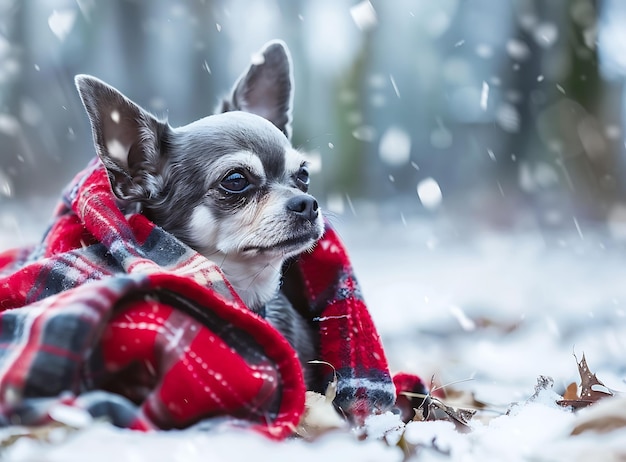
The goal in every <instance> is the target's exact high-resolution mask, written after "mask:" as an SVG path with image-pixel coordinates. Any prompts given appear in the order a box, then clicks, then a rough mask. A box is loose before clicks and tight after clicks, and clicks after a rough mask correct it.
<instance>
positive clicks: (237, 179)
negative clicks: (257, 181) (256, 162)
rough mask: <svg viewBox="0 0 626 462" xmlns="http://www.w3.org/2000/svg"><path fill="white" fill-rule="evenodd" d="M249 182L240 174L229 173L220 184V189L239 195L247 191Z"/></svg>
mask: <svg viewBox="0 0 626 462" xmlns="http://www.w3.org/2000/svg"><path fill="white" fill-rule="evenodd" d="M248 186H250V182H249V181H248V179H247V178H246V177H245V176H244V175H243V174H242V173H240V172H231V173H229V174H228V175H227V176H226V177H225V178H224V179H223V180H222V181H221V182H220V187H221V188H222V189H223V190H225V191H227V192H231V193H240V192H243V191H245V190H246V189H248Z"/></svg>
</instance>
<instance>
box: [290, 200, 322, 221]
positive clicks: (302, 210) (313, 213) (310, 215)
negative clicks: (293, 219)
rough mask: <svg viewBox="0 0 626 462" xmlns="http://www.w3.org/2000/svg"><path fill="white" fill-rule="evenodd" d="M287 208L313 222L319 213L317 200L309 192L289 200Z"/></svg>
mask: <svg viewBox="0 0 626 462" xmlns="http://www.w3.org/2000/svg"><path fill="white" fill-rule="evenodd" d="M287 210H289V211H291V212H294V213H295V214H296V215H299V216H301V217H302V218H304V219H306V220H309V221H310V222H311V223H312V222H313V221H315V219H316V218H317V216H318V215H319V206H318V205H317V201H316V200H315V198H314V197H313V196H309V195H308V194H301V195H299V196H295V197H292V198H291V199H289V200H288V201H287Z"/></svg>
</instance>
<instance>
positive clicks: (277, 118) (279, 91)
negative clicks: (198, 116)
mask: <svg viewBox="0 0 626 462" xmlns="http://www.w3.org/2000/svg"><path fill="white" fill-rule="evenodd" d="M292 95H293V79H292V76H291V58H290V56H289V51H288V50H287V46H286V45H285V43H284V42H282V41H279V40H274V41H271V42H268V43H266V44H265V46H264V47H263V48H262V49H261V51H260V52H259V53H258V55H257V57H256V59H253V61H252V63H251V64H250V67H248V69H247V70H246V71H245V72H244V73H243V74H242V75H241V77H239V79H238V80H237V82H236V83H235V85H234V87H233V89H232V92H231V95H230V97H229V98H228V99H225V100H224V101H223V102H222V105H221V108H220V112H228V111H245V112H251V113H253V114H256V115H259V116H261V117H263V118H265V119H267V120H269V121H270V122H272V123H273V124H274V125H275V126H276V127H278V129H279V130H280V131H282V132H283V133H284V134H285V136H286V137H287V138H289V139H290V138H291V104H292V97H293V96H292Z"/></svg>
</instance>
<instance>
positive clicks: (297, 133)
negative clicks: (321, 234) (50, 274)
mask: <svg viewBox="0 0 626 462" xmlns="http://www.w3.org/2000/svg"><path fill="white" fill-rule="evenodd" d="M274 38H279V39H282V40H284V41H285V42H286V43H287V44H288V46H289V48H290V50H291V53H292V55H293V59H294V66H295V72H294V73H295V84H296V95H295V102H294V103H295V104H294V106H295V107H294V144H295V145H296V146H297V147H299V148H301V149H302V150H304V151H307V152H308V153H309V155H310V156H311V159H312V160H313V162H314V165H315V167H316V174H315V176H314V178H313V183H314V185H315V186H314V189H313V192H314V194H316V195H317V196H318V197H319V198H320V199H321V202H322V203H324V204H325V205H326V207H327V208H328V209H330V210H331V211H333V212H334V213H335V214H337V215H341V214H346V215H350V214H353V213H355V214H366V215H367V214H369V215H371V216H373V217H378V218H379V219H380V220H381V221H382V220H387V219H396V220H400V219H401V220H406V219H408V218H409V217H415V216H422V215H424V216H428V217H433V216H442V215H445V216H447V217H455V218H458V219H459V220H469V219H470V218H471V220H472V221H473V222H475V223H479V224H481V225H485V224H486V225H488V226H495V227H499V228H508V227H518V226H522V227H523V226H538V227H540V228H542V229H548V228H561V227H566V228H572V229H573V228H574V227H575V228H578V230H579V232H580V226H581V223H583V222H584V223H602V224H604V223H608V225H609V227H610V228H611V230H613V233H614V235H616V236H619V237H624V238H626V229H625V225H624V223H626V181H625V180H626V178H625V176H626V175H625V174H626V153H625V148H624V107H625V106H624V97H623V86H624V79H625V77H626V2H624V1H621V0H603V1H602V0H597V1H594V0H550V1H545V0H438V1H432V0H393V1H389V0H371V2H368V1H360V0H356V1H350V0H255V1H244V0H175V1H170V0H150V1H148V0H114V1H112V0H0V214H1V213H2V208H3V207H5V208H6V207H7V206H9V205H11V204H19V203H20V202H21V201H30V202H29V203H30V204H33V203H35V204H36V203H37V202H33V200H35V199H36V198H43V199H49V198H52V197H56V196H57V195H58V191H59V190H60V188H62V186H63V185H64V184H65V183H66V182H67V181H69V180H70V179H71V178H72V177H73V175H74V174H75V173H76V172H77V171H78V170H80V169H81V168H82V167H83V166H84V165H85V164H86V163H87V162H88V160H89V159H90V158H91V157H92V156H93V155H94V149H93V146H92V141H91V133H90V129H89V125H88V121H87V117H86V115H85V113H84V110H83V108H82V106H81V103H80V100H79V98H78V95H77V93H76V91H75V89H74V86H73V85H74V84H73V77H74V75H75V74H78V73H88V74H93V75H95V76H97V77H99V78H101V79H103V80H105V81H106V82H108V83H110V84H111V85H113V86H115V87H117V88H118V89H120V90H121V91H122V92H124V93H125V94H126V95H127V96H129V97H130V98H131V99H133V100H134V101H135V102H137V103H139V104H140V105H142V106H143V107H145V108H146V109H149V110H151V111H152V112H154V113H155V114H157V115H160V116H167V117H168V119H169V121H170V123H171V124H172V125H174V126H178V125H184V124H186V123H189V122H191V121H193V120H195V119H198V118H201V117H203V116H205V115H208V114H209V113H211V112H212V110H213V109H214V107H215V106H216V103H217V101H218V98H219V97H220V96H222V95H223V94H224V93H226V92H227V91H228V90H229V89H230V87H231V85H232V83H233V82H234V80H235V79H236V78H237V76H238V75H239V74H240V73H241V72H242V71H243V70H244V69H245V67H246V66H247V65H248V63H249V61H250V59H251V56H253V54H254V53H255V52H256V51H257V50H258V49H259V48H260V47H261V46H262V45H263V44H264V43H265V42H266V41H267V40H271V39H274ZM34 198H35V199H34ZM43 199H42V200H43ZM7 210H8V209H7Z"/></svg>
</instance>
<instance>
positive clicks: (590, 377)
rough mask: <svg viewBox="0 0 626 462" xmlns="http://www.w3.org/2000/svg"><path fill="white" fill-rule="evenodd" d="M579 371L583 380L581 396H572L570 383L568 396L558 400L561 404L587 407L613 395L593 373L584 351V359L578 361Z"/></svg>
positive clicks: (575, 407) (577, 407)
mask: <svg viewBox="0 0 626 462" xmlns="http://www.w3.org/2000/svg"><path fill="white" fill-rule="evenodd" d="M578 373H579V374H580V380H581V383H580V396H576V395H574V397H571V393H572V390H571V388H570V387H571V385H570V386H569V387H567V388H568V392H567V393H566V395H567V397H565V396H564V397H563V399H561V400H559V401H557V404H560V405H561V406H572V407H573V408H574V409H580V408H583V407H587V406H589V405H590V404H593V403H595V402H596V401H598V400H600V399H603V398H608V397H610V396H613V392H612V391H611V390H609V389H608V388H607V386H606V385H604V384H603V383H602V382H600V380H599V379H598V377H596V374H593V373H592V372H591V371H590V370H589V366H587V360H586V359H585V354H584V353H583V357H582V359H581V360H580V362H579V363H578Z"/></svg>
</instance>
